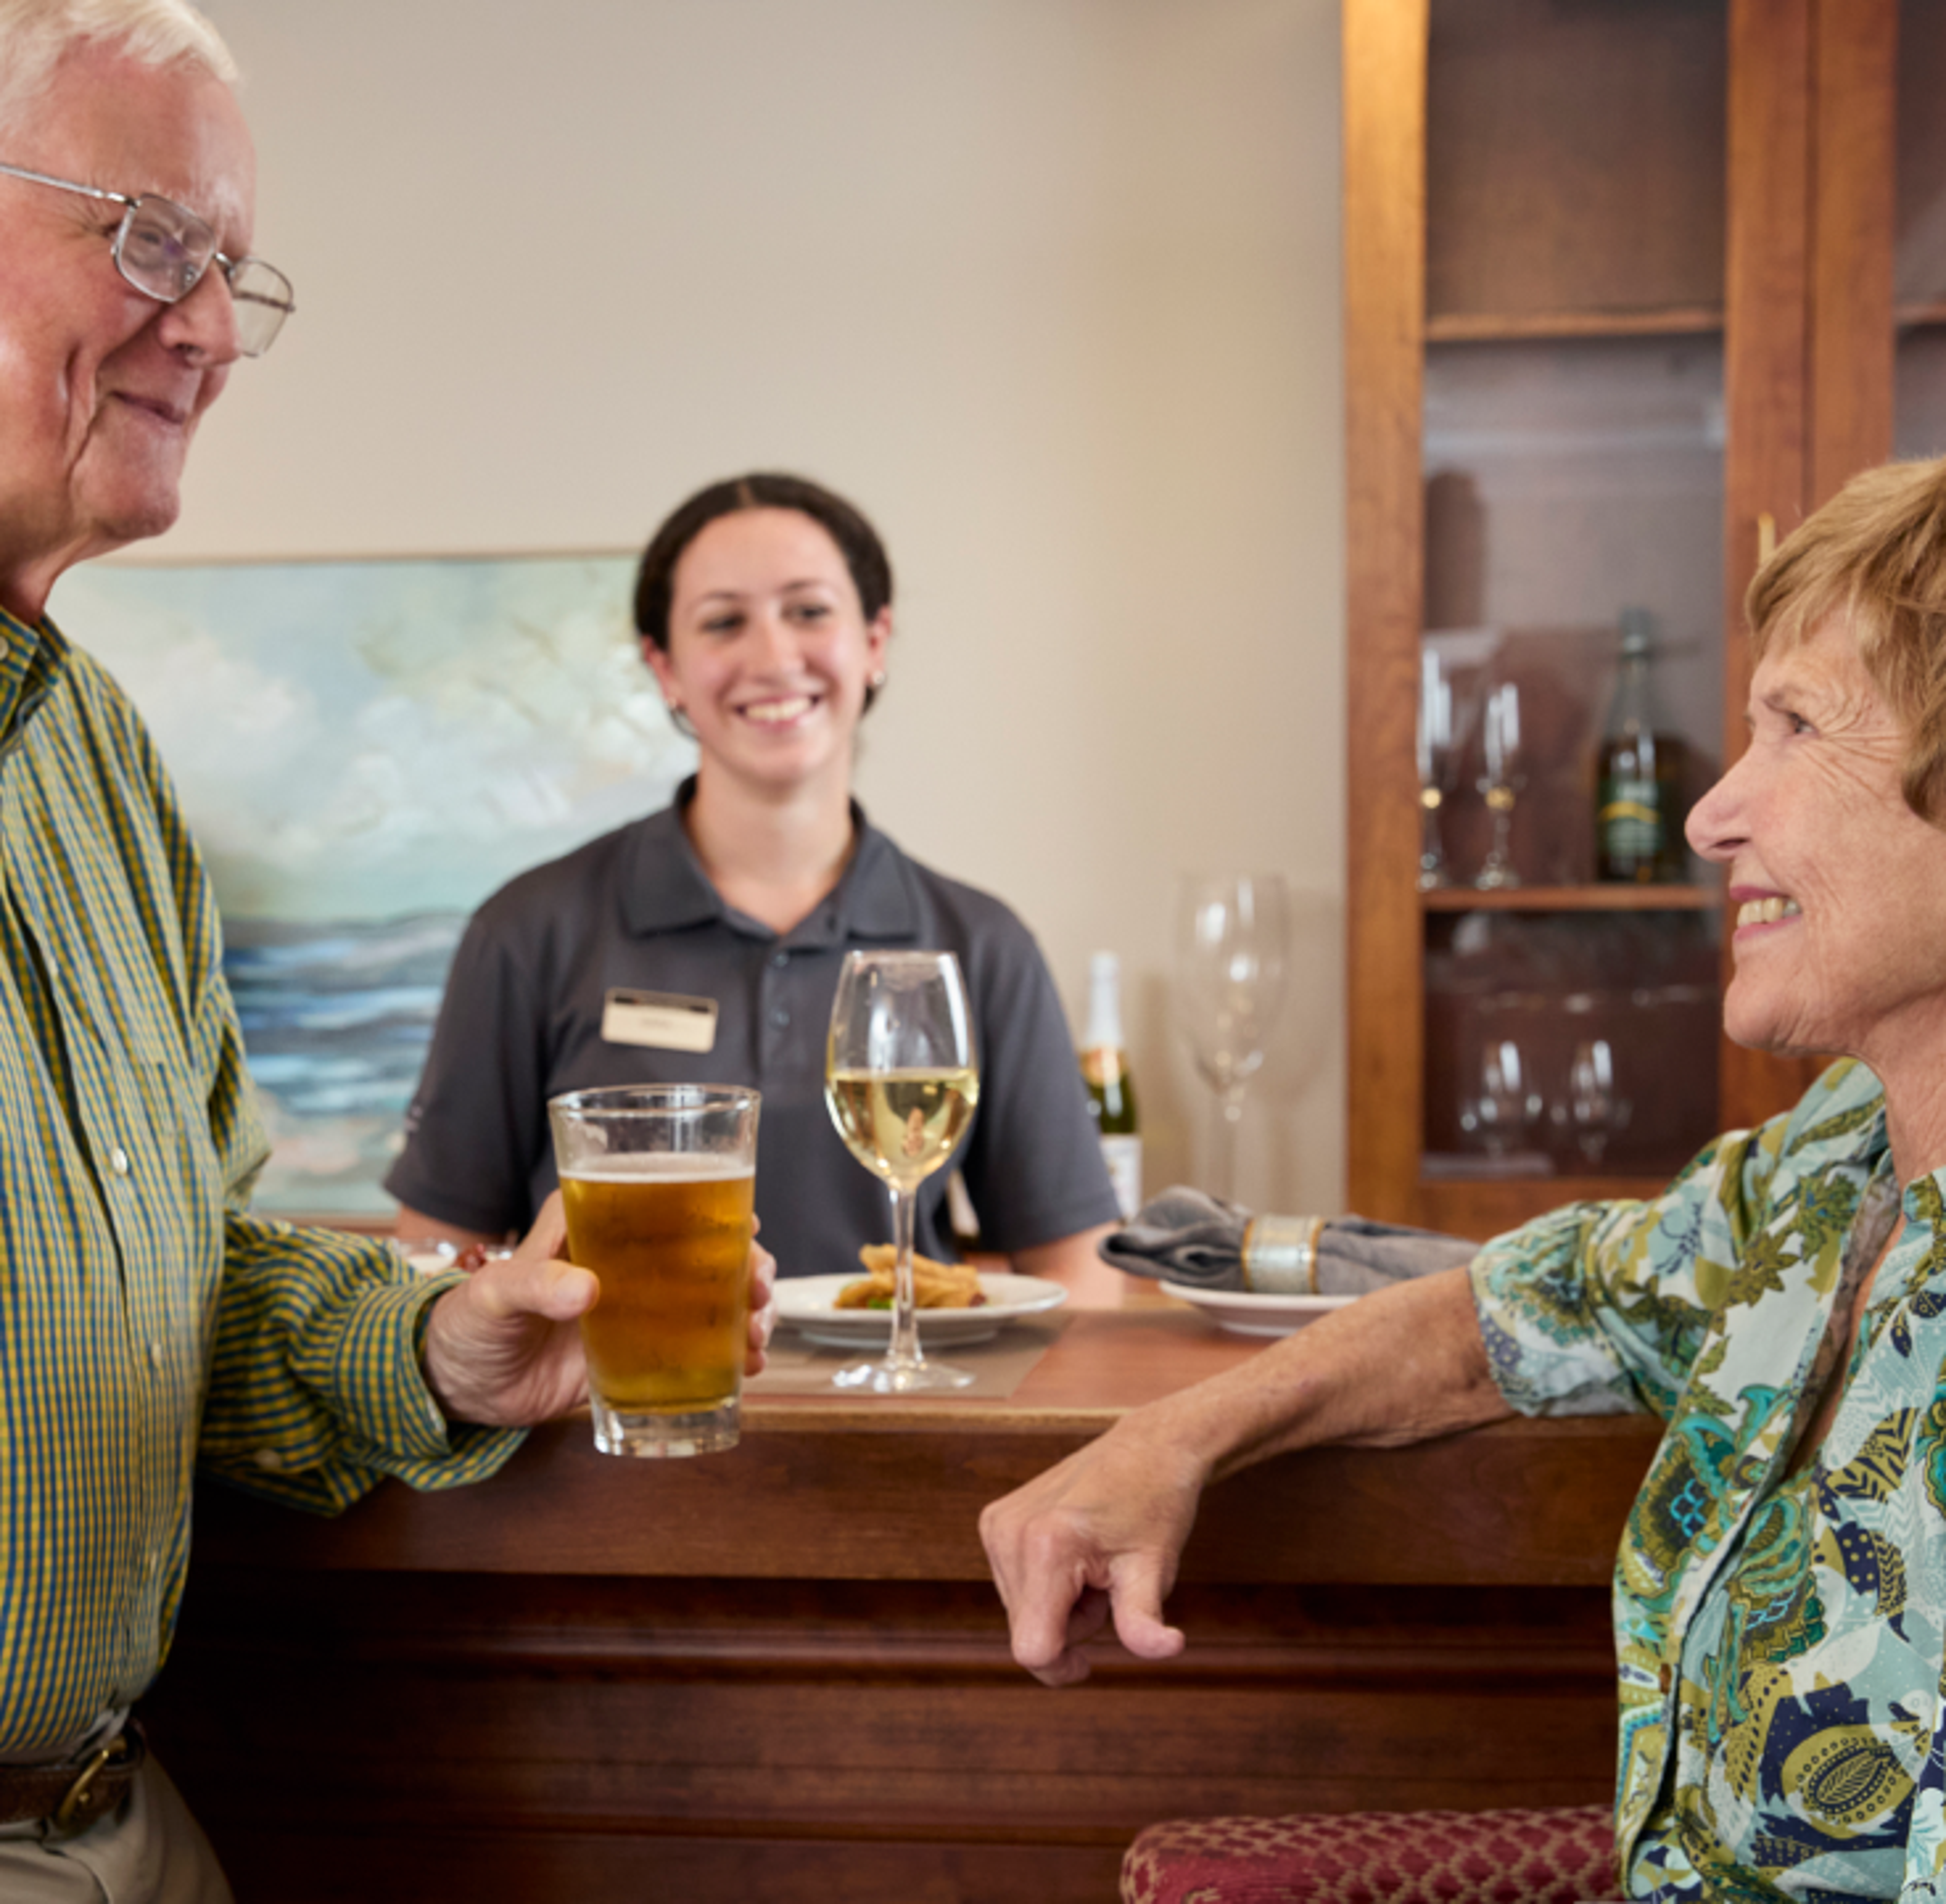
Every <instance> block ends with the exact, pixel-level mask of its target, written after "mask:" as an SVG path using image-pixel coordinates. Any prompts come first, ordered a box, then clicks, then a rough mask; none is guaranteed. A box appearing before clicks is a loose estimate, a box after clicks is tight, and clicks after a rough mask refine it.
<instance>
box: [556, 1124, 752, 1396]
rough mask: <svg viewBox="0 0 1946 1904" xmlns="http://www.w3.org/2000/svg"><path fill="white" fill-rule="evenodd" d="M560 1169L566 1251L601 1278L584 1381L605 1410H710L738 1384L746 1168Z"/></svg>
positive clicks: (665, 1164)
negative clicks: (574, 1172)
mask: <svg viewBox="0 0 1946 1904" xmlns="http://www.w3.org/2000/svg"><path fill="white" fill-rule="evenodd" d="M628 1161H629V1163H630V1165H631V1167H630V1168H629V1169H628V1170H625V1171H623V1170H616V1171H615V1172H614V1173H613V1174H609V1173H603V1174H601V1175H599V1176H597V1175H595V1174H593V1173H590V1174H589V1175H588V1176H579V1177H564V1178H563V1179H561V1195H562V1200H563V1201H564V1203H565V1204H567V1248H568V1254H569V1256H570V1257H571V1258H572V1259H573V1260H574V1261H575V1262H576V1263H579V1264H580V1266H582V1268H583V1269H592V1270H593V1271H594V1272H595V1275H597V1276H598V1278H600V1279H601V1300H600V1301H599V1302H598V1303H596V1304H595V1306H594V1308H593V1309H591V1310H590V1311H589V1312H588V1314H587V1315H585V1316H584V1317H582V1322H581V1334H582V1341H583V1343H585V1346H586V1348H587V1350H588V1381H589V1383H590V1384H591V1386H593V1387H594V1389H595V1390H596V1391H597V1392H598V1393H599V1394H600V1395H601V1398H602V1399H603V1400H604V1401H605V1402H607V1403H608V1404H609V1405H610V1406H611V1407H613V1408H617V1409H622V1410H625V1411H629V1412H630V1413H634V1412H635V1411H638V1410H645V1409H661V1410H666V1411H672V1412H674V1413H676V1414H687V1413H688V1412H690V1411H692V1410H695V1409H700V1408H715V1406H716V1405H718V1403H720V1402H724V1401H727V1400H728V1399H731V1397H732V1396H735V1395H736V1394H737V1392H738V1390H739V1389H740V1386H741V1385H742V1381H743V1349H744V1333H745V1331H746V1329H747V1328H748V1327H749V1308H750V1305H749V1287H750V1212H751V1206H752V1192H754V1190H755V1186H756V1181H757V1179H756V1173H755V1171H752V1170H737V1171H734V1173H731V1174H726V1173H724V1167H723V1164H722V1161H721V1159H720V1158H713V1157H701V1158H689V1157H682V1156H671V1155H667V1154H664V1155H660V1156H655V1155H650V1156H646V1157H643V1158H639V1159H631V1160H628Z"/></svg>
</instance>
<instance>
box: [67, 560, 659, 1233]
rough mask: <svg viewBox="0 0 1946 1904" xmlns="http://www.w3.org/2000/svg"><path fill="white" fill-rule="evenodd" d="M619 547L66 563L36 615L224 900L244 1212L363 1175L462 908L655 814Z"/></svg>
mask: <svg viewBox="0 0 1946 1904" xmlns="http://www.w3.org/2000/svg"><path fill="white" fill-rule="evenodd" d="M634 567H635V564H634V558H632V557H630V556H625V555H542V556H508V557H491V558H453V559H437V560H412V561H303V562H237V563H223V564H197V565H175V564H134V563H128V564H122V563H118V564H98V563H97V564H87V565H85V566H83V567H80V568H78V569H75V570H70V572H69V573H68V574H67V575H66V576H63V578H62V580H61V581H60V584H59V585H58V586H57V589H56V590H55V592H54V599H53V601H52V602H51V604H50V605H51V613H52V614H53V615H54V619H55V620H56V621H57V622H58V623H59V624H60V627H61V629H62V631H63V633H65V634H66V635H67V636H68V638H70V640H71V641H74V642H76V644H79V646H81V647H82V648H86V649H88V651H90V652H91V653H92V654H94V655H95V656H96V657H97V658H98V659H100V660H101V661H102V662H103V663H104V664H105V665H106V666H107V667H108V669H110V672H113V674H114V675H115V676H116V678H117V679H118V680H119V681H120V682H121V683H122V686H123V687H124V688H126V689H127V691H128V693H129V694H130V696H131V697H132V698H133V700H134V702H135V703H136V705H137V706H138V707H139V708H140V709H141V710H142V712H143V715H144V717H145V718H146V719H147V721H148V722H149V725H150V728H152V729H153V731H154V733H155V735H156V740H157V742H158V743H159V746H160V747H161V749H162V756H163V758H164V759H165V760H166V761H167V762H168V765H169V768H170V770H171V773H172V774H174V776H175V780H176V783H177V784H178V787H179V788H180V790H181V796H182V800H183V805H184V809H185V811H187V814H188V815H189V818H190V823H191V824H192V825H193V827H194V828H195V830H196V837H197V839H198V841H199V844H200V845H201V847H202V852H203V856H204V858H205V861H207V863H208V867H209V870H210V874H211V877H212V880H213V881H214V882H215V888H216V892H217V896H218V901H220V903H221V907H222V910H223V918H224V935H225V954H224V969H225V971H226V972H227V975H228V978H229V980H230V987H231V989H232V990H233V992H234V993H235V994H236V1004H237V1009H238V1012H239V1015H240V1017H241V1018H242V1024H243V1030H244V1037H245V1042H246V1046H247V1049H248V1051H249V1062H250V1069H251V1072H252V1076H253V1077H254V1078H255V1082H256V1084H257V1086H258V1093H259V1096H260V1097H261V1100H262V1103H263V1108H264V1116H265V1119H266V1120H267V1123H268V1124H269V1126H270V1133H271V1137H272V1140H273V1145H274V1147H275V1148H274V1151H273V1155H272V1158H271V1161H270V1164H269V1165H268V1167H267V1169H266V1170H265V1171H264V1176H263V1177H262V1178H261V1180H260V1182H259V1183H258V1190H257V1197H256V1202H257V1207H258V1208H259V1209H261V1210H267V1211H271V1212H273V1213H288V1214H292V1215H310V1216H324V1217H327V1218H338V1219H357V1218H371V1217H381V1216H387V1215H389V1213H391V1208H392V1204H391V1199H390V1198H388V1196H387V1195H385V1192H384V1190H383V1189H382V1188H381V1187H380V1179H381V1177H382V1176H384V1174H385V1170H386V1169H387V1167H388V1165H389V1164H390V1162H391V1158H392V1156H393V1154H394V1152H395V1151H396V1150H397V1145H398V1143H399V1140H400V1127H401V1124H402V1121H403V1115H404V1112H405V1108H406V1104H407V1102H408V1100H409V1099H410V1097H411V1095H412V1089H413V1086H414V1085H415V1083H416V1082H417V1081H418V1077H419V1070H420V1067H421V1065H422V1062H423V1061H424V1059H425V1050H426V1046H427V1043H428V1040H429V1039H430V1037H431V1031H432V1025H433V1019H434V1015H435V1013H436V1012H437V1009H438V1005H439V999H440V990H441V988H442V987H443V984H444V981H445V977H446V967H447V965H448V963H449V961H450V960H451V958H452V955H453V948H454V947H455V945H456V944H457V943H458V941H459V934H460V932H461V930H462V928H463V927H464V926H465V923H466V920H467V918H468V916H469V915H470V913H471V912H472V910H473V909H474V907H476V906H477V905H478V904H479V903H480V901H481V900H483V898H486V896H487V895H488V894H490V892H493V890H494V889H496V887H498V886H500V885H501V884H502V883H503V882H505V880H507V879H509V878H511V876H513V875H514V873H517V872H520V870H523V869H524V868H525V867H529V866H533V865H535V864H538V863H539V862H540V861H543V860H546V859H550V858H553V857H554V856H555V855H558V854H560V853H563V852H567V850H568V849H569V848H570V847H573V846H575V845H579V843H580V842H582V841H583V840H585V839H591V838H592V837H594V836H595V835H596V834H598V833H603V832H605V831H607V830H608V829H610V827H618V826H620V825H622V824H624V823H625V822H626V821H629V820H632V819H634V818H637V817H638V815H640V814H643V813H645V812H647V811H651V810H653V808H656V807H659V806H661V805H666V803H667V802H668V800H669V796H671V794H672V793H673V791H674V790H675V786H676V784H677V782H678V780H680V779H681V777H682V776H683V775H684V774H686V773H687V772H688V771H690V768H691V766H692V765H693V760H694V749H693V746H691V745H690V743H688V742H687V741H686V740H683V739H682V738H681V737H680V736H679V735H678V734H677V733H676V732H675V730H674V729H673V728H672V727H671V725H669V718H668V716H667V715H666V712H664V710H663V704H662V699H661V697H660V695H659V694H658V693H657V692H656V688H655V684H654V682H653V679H652V678H651V677H650V674H649V672H648V670H647V668H646V667H645V666H644V665H643V663H642V661H641V657H640V655H639V654H638V650H637V644H636V638H635V632H634V629H633V627H632V623H631V619H630V615H629V590H630V588H631V586H632V580H633V576H634Z"/></svg>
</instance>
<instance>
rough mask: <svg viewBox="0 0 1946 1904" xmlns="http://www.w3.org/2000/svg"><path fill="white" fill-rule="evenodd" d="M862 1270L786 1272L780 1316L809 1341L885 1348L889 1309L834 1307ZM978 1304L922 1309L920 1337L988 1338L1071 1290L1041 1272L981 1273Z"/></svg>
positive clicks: (937, 1341) (1053, 1305) (928, 1340)
mask: <svg viewBox="0 0 1946 1904" xmlns="http://www.w3.org/2000/svg"><path fill="white" fill-rule="evenodd" d="M857 1280H858V1278H857V1276H786V1277H785V1278H784V1279H783V1281H781V1282H780V1283H779V1284H777V1320H778V1321H779V1322H780V1323H782V1324H785V1325H786V1326H787V1327H789V1328H793V1329H795V1330H796V1331H797V1332H798V1334H799V1335H801V1336H802V1337H804V1339H805V1341H807V1342H816V1343H822V1344H823V1346H825V1347H826V1348H830V1349H882V1348H884V1347H885V1345H886V1344H887V1343H888V1342H890V1341H891V1337H892V1317H891V1311H890V1310H889V1309H834V1308H833V1307H832V1304H833V1303H835V1302H836V1300H837V1299H838V1292H839V1290H841V1289H842V1288H843V1287H845V1284H847V1283H851V1282H856V1281H857ZM980 1293H981V1294H982V1295H983V1296H984V1297H986V1299H987V1300H985V1301H984V1303H981V1305H980V1306H979V1307H978V1309H921V1310H919V1340H920V1341H921V1342H922V1343H923V1344H924V1345H925V1346H926V1347H927V1348H928V1349H930V1348H932V1347H934V1346H935V1345H944V1344H945V1343H954V1342H959V1343H965V1342H984V1341H985V1340H987V1337H990V1336H996V1335H998V1334H999V1333H1000V1331H1001V1330H1002V1328H1005V1326H1006V1324H1008V1323H1009V1322H1018V1321H1019V1320H1020V1319H1021V1317H1022V1316H1024V1315H1038V1314H1039V1312H1041V1311H1042V1309H1058V1308H1059V1307H1060V1306H1061V1304H1062V1303H1064V1302H1066V1301H1067V1290H1065V1289H1064V1288H1063V1287H1061V1284H1058V1283H1052V1282H1049V1281H1047V1280H1046V1278H1045V1277H1042V1276H1009V1275H1002V1274H1001V1273H999V1272H996V1271H990V1270H982V1271H981V1273H980Z"/></svg>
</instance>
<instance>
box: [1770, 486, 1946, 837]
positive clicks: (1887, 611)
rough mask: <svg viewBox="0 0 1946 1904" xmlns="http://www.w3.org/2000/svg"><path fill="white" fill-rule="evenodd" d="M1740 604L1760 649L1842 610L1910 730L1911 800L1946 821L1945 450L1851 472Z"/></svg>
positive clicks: (1868, 666)
mask: <svg viewBox="0 0 1946 1904" xmlns="http://www.w3.org/2000/svg"><path fill="white" fill-rule="evenodd" d="M1744 614H1745V617H1746V618H1747V620H1748V621H1749V623H1750V646H1751V651H1752V654H1753V656H1754V657H1755V658H1756V660H1762V658H1763V657H1764V656H1765V654H1766V653H1767V652H1768V651H1771V649H1773V648H1774V649H1775V650H1776V651H1778V653H1780V654H1788V653H1789V652H1790V650H1791V649H1792V648H1795V647H1796V645H1797V644H1799V642H1800V641H1804V640H1805V639H1806V638H1809V636H1810V635H1812V634H1813V633H1814V632H1815V631H1816V630H1817V629H1818V627H1819V626H1821V624H1822V623H1824V622H1825V621H1826V620H1828V619H1829V618H1830V617H1832V616H1833V615H1837V616H1842V617H1843V618H1844V620H1845V621H1846V624H1847V625H1848V626H1849V630H1850V633H1851V637H1852V644H1853V646H1854V647H1855V649H1856V650H1857V652H1858V659H1859V660H1861V662H1863V663H1864V668H1865V672H1867V674H1868V675H1870V676H1871V678H1872V681H1873V685H1875V686H1876V688H1877V689H1878V691H1879V692H1880V694H1883V696H1884V697H1885V698H1886V703H1887V705H1888V706H1889V707H1890V708H1891V709H1892V712H1894V713H1895V715H1897V716H1898V718H1899V719H1900V720H1901V722H1904V725H1905V727H1906V729H1907V736H1908V737H1907V743H1906V753H1905V764H1904V768H1903V770H1902V773H1901V790H1902V791H1903V792H1904V796H1905V803H1906V805H1907V806H1909V807H1910V808H1911V809H1912V810H1913V811H1914V813H1916V814H1918V815H1919V817H1920V818H1921V819H1922V820H1926V821H1930V822H1931V823H1932V824H1933V825H1935V826H1937V827H1946V457H1942V458H1940V459H1936V460H1935V461H1933V462H1895V463H1886V464H1884V465H1882V466H1881V467H1880V468H1876V469H1868V470H1867V471H1864V473H1863V474H1861V475H1858V476H1854V477H1853V478H1852V480H1851V481H1849V483H1847V484H1846V485H1845V487H1843V489H1841V490H1839V492H1838V493H1837V494H1836V496H1833V497H1832V499H1830V502H1827V503H1826V504H1825V505H1824V507H1823V508H1821V509H1819V510H1818V511H1817V512H1815V514H1814V515H1812V516H1811V517H1809V518H1808V519H1807V520H1806V521H1805V522H1804V523H1803V524H1802V525H1801V526H1800V527H1798V528H1797V529H1796V530H1793V531H1792V532H1791V533H1790V535H1789V536H1787V537H1785V539H1784V541H1783V542H1781V544H1780V545H1779V546H1778V550H1777V552H1776V553H1775V555H1772V556H1771V558H1770V560H1769V561H1767V562H1766V563H1765V564H1764V565H1763V567H1762V568H1760V569H1759V570H1758V571H1757V572H1756V576H1754V577H1753V579H1752V580H1751V583H1750V591H1749V592H1748V593H1747V595H1745V596H1744Z"/></svg>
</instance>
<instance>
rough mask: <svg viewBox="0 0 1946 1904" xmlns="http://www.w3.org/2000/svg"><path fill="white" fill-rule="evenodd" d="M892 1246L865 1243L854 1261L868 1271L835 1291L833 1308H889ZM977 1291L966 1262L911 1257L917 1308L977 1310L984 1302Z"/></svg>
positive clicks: (976, 1277)
mask: <svg viewBox="0 0 1946 1904" xmlns="http://www.w3.org/2000/svg"><path fill="white" fill-rule="evenodd" d="M858 1260H859V1261H860V1263H863V1265H864V1266H865V1267H866V1269H868V1270H869V1271H870V1272H871V1273H870V1275H866V1276H861V1277H860V1278H859V1279H858V1281H856V1282H850V1283H847V1284H845V1287H843V1288H842V1289H841V1290H839V1292H838V1297H837V1300H836V1303H834V1304H833V1305H832V1306H833V1307H834V1308H837V1309H890V1308H891V1306H892V1261H893V1250H892V1246H891V1244H889V1243H868V1244H866V1245H865V1247H863V1249H862V1250H860V1251H859V1252H858ZM986 1300H987V1299H986V1297H984V1296H983V1295H982V1294H981V1293H980V1273H979V1272H978V1270H976V1269H974V1268H973V1267H972V1266H971V1264H970V1263H935V1262H934V1261H933V1260H932V1259H931V1257H930V1256H919V1255H917V1254H915V1255H914V1256H913V1302H914V1303H915V1304H916V1306H918V1307H919V1308H920V1309H978V1307H979V1306H980V1305H981V1303H984V1302H985V1301H986Z"/></svg>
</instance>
